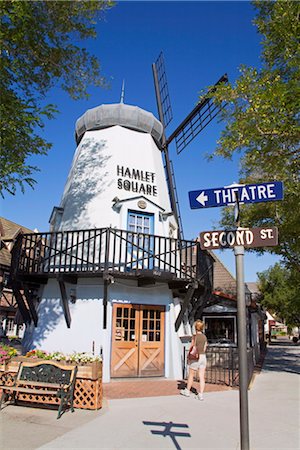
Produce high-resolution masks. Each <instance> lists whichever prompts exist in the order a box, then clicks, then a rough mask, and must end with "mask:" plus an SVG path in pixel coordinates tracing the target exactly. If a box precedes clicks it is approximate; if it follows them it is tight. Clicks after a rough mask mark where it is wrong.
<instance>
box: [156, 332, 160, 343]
mask: <svg viewBox="0 0 300 450" xmlns="http://www.w3.org/2000/svg"><path fill="white" fill-rule="evenodd" d="M155 340H156V342H159V341H160V332H159V331H156V333H155Z"/></svg>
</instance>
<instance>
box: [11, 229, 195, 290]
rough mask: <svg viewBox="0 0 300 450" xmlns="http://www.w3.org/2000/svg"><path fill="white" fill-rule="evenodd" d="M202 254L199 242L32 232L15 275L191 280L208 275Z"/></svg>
mask: <svg viewBox="0 0 300 450" xmlns="http://www.w3.org/2000/svg"><path fill="white" fill-rule="evenodd" d="M198 252H201V250H200V248H199V243H197V242H194V241H186V240H181V239H172V238H166V237H163V236H155V235H150V234H142V233H132V232H129V231H125V230H116V229H114V228H102V229H91V230H72V231H59V232H53V233H32V234H23V235H20V236H19V239H18V241H17V242H16V244H15V247H14V251H13V260H12V268H13V269H12V270H13V274H14V276H16V275H49V276H51V274H60V273H62V274H66V273H71V274H82V273H86V274H89V273H99V272H104V271H108V272H111V273H118V274H120V275H123V276H126V275H130V274H133V273H136V272H137V271H138V272H139V273H140V271H151V273H152V274H155V273H156V274H158V273H166V274H168V275H170V274H171V276H172V278H174V279H183V280H187V281H190V280H195V279H200V278H201V275H202V274H201V268H199V264H197V261H198V260H199V258H198V257H197V256H198ZM203 269H204V268H203Z"/></svg>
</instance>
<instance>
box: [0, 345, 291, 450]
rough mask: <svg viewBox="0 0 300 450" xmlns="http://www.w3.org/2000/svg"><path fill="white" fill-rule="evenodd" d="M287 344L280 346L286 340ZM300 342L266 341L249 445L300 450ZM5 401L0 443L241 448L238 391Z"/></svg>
mask: <svg viewBox="0 0 300 450" xmlns="http://www.w3.org/2000/svg"><path fill="white" fill-rule="evenodd" d="M284 344H285V345H284ZM299 349H300V347H299V346H294V345H291V344H289V343H282V344H281V345H271V346H269V349H268V353H267V356H266V359H265V362H264V366H263V369H262V371H261V373H260V374H258V375H256V376H255V379H254V381H253V383H252V385H251V389H250V390H249V425H250V426H249V428H250V448H251V450H263V449H272V450H285V449H299V448H300V436H299V418H300V410H299V407H300V406H299V405H300V402H299V392H300V390H299V388H300V384H299V381H300V377H299V374H300V364H299ZM55 417H56V414H55V413H54V411H49V410H43V409H36V408H26V407H21V406H8V407H7V408H5V409H4V410H3V411H2V412H1V414H0V426H1V441H0V442H1V444H2V446H1V449H3V450H4V449H5V450H12V449H19V448H23V449H62V448H64V449H94V448H98V449H122V450H125V449H174V448H175V449H177V450H184V449H215V450H219V449H220V450H221V449H231V450H236V449H239V448H240V442H239V393H238V390H229V391H222V392H208V393H206V395H205V400H204V402H200V401H198V400H195V399H194V398H193V397H191V398H185V397H182V396H180V395H172V396H167V397H166V396H160V397H147V398H130V399H120V400H109V401H108V402H107V403H106V404H105V405H104V408H103V409H102V410H100V411H97V412H95V411H83V410H76V411H75V413H74V414H71V413H69V412H68V413H66V414H64V415H63V416H62V418H61V419H60V420H58V421H57V420H56V418H55Z"/></svg>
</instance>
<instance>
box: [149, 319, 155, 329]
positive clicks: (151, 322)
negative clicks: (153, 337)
mask: <svg viewBox="0 0 300 450" xmlns="http://www.w3.org/2000/svg"><path fill="white" fill-rule="evenodd" d="M149 329H150V330H154V320H150V322H149Z"/></svg>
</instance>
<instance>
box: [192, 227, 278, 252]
mask: <svg viewBox="0 0 300 450" xmlns="http://www.w3.org/2000/svg"><path fill="white" fill-rule="evenodd" d="M277 244H278V229H277V228H276V227H272V228H270V227H269V228H267V227H265V228H258V227H257V228H238V229H237V230H222V231H203V232H202V233H200V247H201V249H202V250H214V249H218V248H232V247H235V246H236V245H242V246H243V247H247V248H253V247H273V246H275V245H277Z"/></svg>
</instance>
